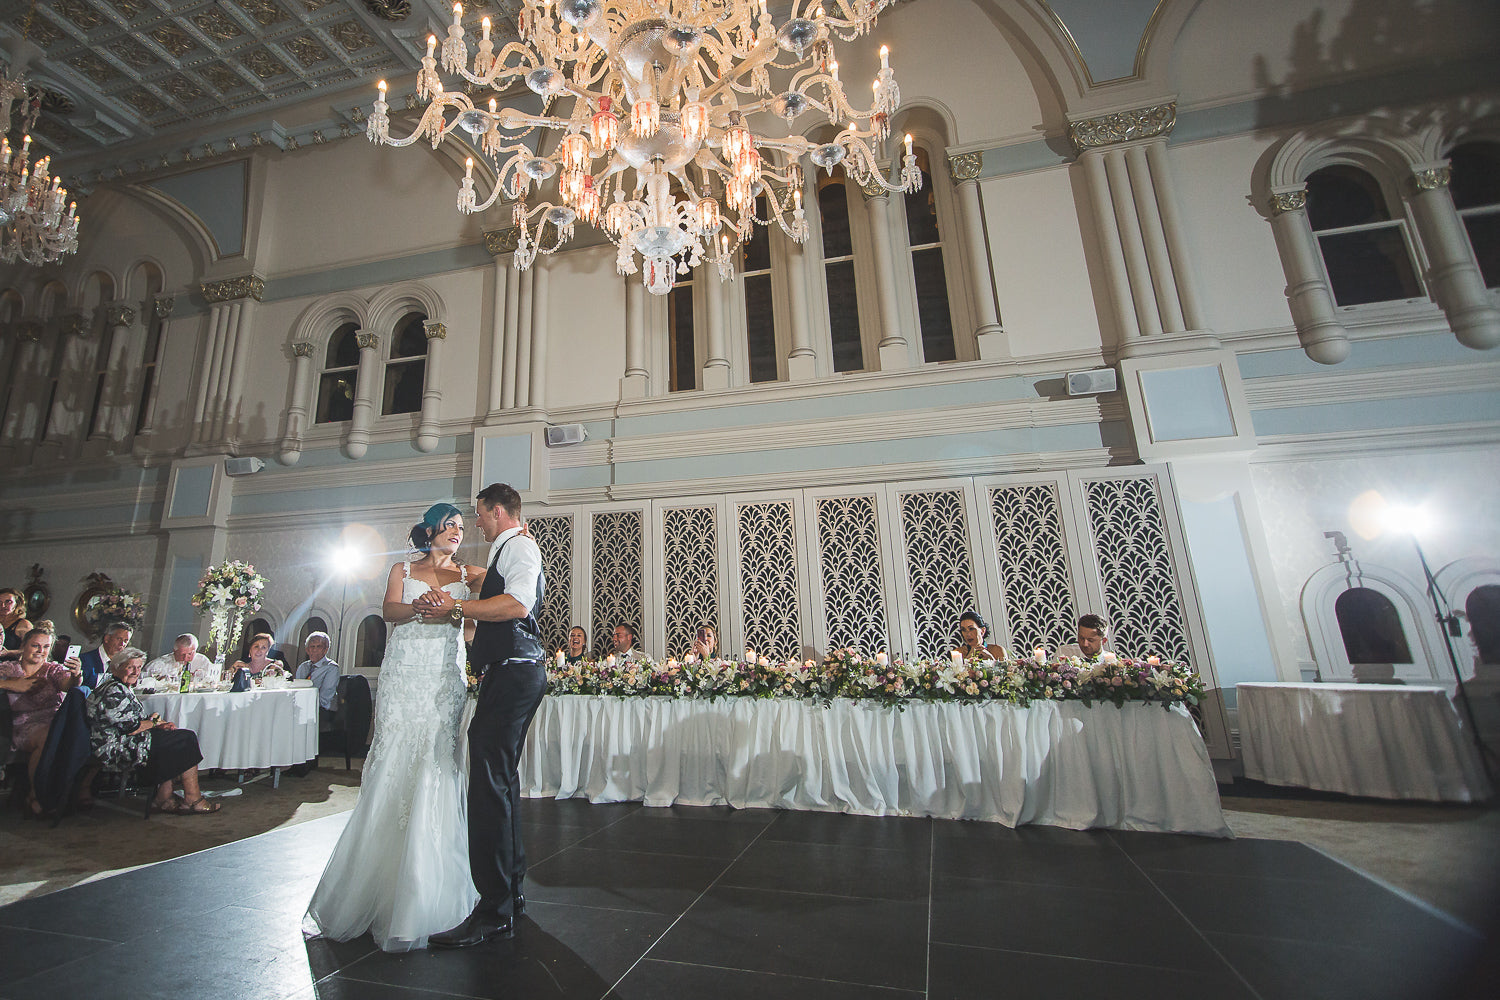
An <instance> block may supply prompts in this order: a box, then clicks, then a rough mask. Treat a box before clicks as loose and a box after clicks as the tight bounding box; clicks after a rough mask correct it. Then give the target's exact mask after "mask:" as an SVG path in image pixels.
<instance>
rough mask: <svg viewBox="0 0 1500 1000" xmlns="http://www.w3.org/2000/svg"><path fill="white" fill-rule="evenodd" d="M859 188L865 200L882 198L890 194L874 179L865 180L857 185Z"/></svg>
mask: <svg viewBox="0 0 1500 1000" xmlns="http://www.w3.org/2000/svg"><path fill="white" fill-rule="evenodd" d="M859 190H860V191H861V192H863V194H864V196H865V201H871V200H873V199H875V198H884V197H887V196H888V195H889V194H890V192H889V191H887V190H886V189H885V188H883V187H881V186H880V183H879V182H878V181H875V180H868V181H865V182H864V183H863V184H861V185H860V186H859Z"/></svg>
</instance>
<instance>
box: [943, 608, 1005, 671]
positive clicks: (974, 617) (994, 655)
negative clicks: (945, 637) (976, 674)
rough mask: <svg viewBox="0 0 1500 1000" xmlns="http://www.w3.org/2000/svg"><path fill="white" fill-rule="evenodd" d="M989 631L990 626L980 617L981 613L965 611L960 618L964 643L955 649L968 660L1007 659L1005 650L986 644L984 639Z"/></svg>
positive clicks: (992, 644)
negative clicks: (975, 657)
mask: <svg viewBox="0 0 1500 1000" xmlns="http://www.w3.org/2000/svg"><path fill="white" fill-rule="evenodd" d="M989 631H990V627H989V625H988V624H987V623H986V622H985V620H984V619H983V618H981V617H979V612H977V611H965V612H964V613H963V614H961V615H959V616H958V634H959V635H960V636H961V637H963V640H964V641H963V642H962V643H960V644H959V645H957V646H955V647H954V649H956V650H957V651H958V653H959V655H960V656H962V657H963V658H964V659H966V660H967V659H969V658H970V657H972V656H977V657H979V658H981V659H991V660H1003V659H1005V650H1004V649H1003V648H1001V647H1000V646H996V645H995V644H994V643H990V644H988V645H986V644H985V641H984V637H985V636H986V635H988V634H989Z"/></svg>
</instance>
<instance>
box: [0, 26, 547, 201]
mask: <svg viewBox="0 0 1500 1000" xmlns="http://www.w3.org/2000/svg"><path fill="white" fill-rule="evenodd" d="M464 6H465V10H466V15H468V16H471V17H472V19H473V20H474V21H475V22H476V27H477V21H478V19H479V17H481V16H483V15H485V14H488V15H489V16H491V17H492V18H494V19H495V20H496V21H497V32H498V33H504V32H505V29H506V28H509V27H511V23H512V22H511V19H510V8H514V7H517V6H519V4H518V3H517V2H516V0H466V2H465V4H464ZM28 16H30V27H29V31H28V29H27V27H26V24H27V20H28ZM451 16H452V15H451V13H449V8H448V5H447V3H446V2H444V0H41V2H37V3H35V4H34V5H33V4H31V3H28V2H23V0H0V51H3V52H4V53H5V55H6V56H7V59H6V61H7V62H9V63H11V64H14V63H15V62H16V61H17V60H18V59H21V58H22V56H23V52H25V51H28V50H30V46H28V45H27V44H26V43H25V42H23V41H22V37H23V34H25V35H26V36H27V38H28V40H29V42H30V43H31V44H32V45H34V46H35V47H36V48H35V50H30V52H31V54H30V56H29V58H28V59H26V61H27V63H28V65H27V66H26V80H27V83H28V84H34V85H40V86H41V87H43V88H45V90H46V91H47V97H46V100H45V103H44V105H43V110H42V114H41V117H40V119H39V120H38V122H37V124H36V127H35V129H34V132H35V136H36V142H38V143H39V144H41V145H42V146H43V147H45V148H47V149H49V150H50V151H52V152H53V153H55V154H57V161H58V164H59V166H61V167H62V168H63V169H64V170H66V171H68V172H70V173H76V174H80V175H82V174H87V173H89V172H96V173H97V172H98V170H99V169H100V168H101V167H104V168H108V167H111V166H115V165H116V164H115V161H116V160H117V159H121V158H125V159H128V160H130V161H131V162H143V161H144V162H149V163H152V164H156V163H158V162H161V163H165V162H166V161H167V160H169V159H177V158H180V156H181V153H182V151H183V150H184V148H188V149H191V148H192V147H193V146H194V145H195V144H197V143H200V142H212V141H213V140H216V139H217V140H221V141H224V140H226V139H230V137H233V136H234V135H235V134H236V132H239V133H240V134H241V135H250V134H251V133H254V134H255V135H256V139H255V141H257V142H258V141H261V138H260V136H261V133H262V132H264V133H266V138H267V139H268V140H269V141H276V137H277V136H279V135H282V134H283V133H282V131H281V130H279V129H278V128H277V127H275V126H274V125H273V123H275V122H276V120H277V113H278V112H285V111H287V110H288V109H290V108H292V107H293V106H295V105H302V104H309V105H311V106H312V107H313V110H312V111H310V112H304V113H303V115H302V117H303V118H307V117H308V116H309V115H311V117H312V118H313V119H314V120H315V119H316V118H317V116H318V114H319V113H322V114H323V115H324V116H325V117H327V116H330V115H332V114H333V107H334V105H336V104H338V103H339V102H342V103H343V104H348V105H350V107H349V108H345V109H344V111H345V113H347V112H349V111H350V110H351V109H352V108H353V106H354V105H355V104H363V105H368V104H369V103H370V102H371V100H373V93H374V92H373V87H374V81H375V80H376V79H377V78H378V77H381V76H391V77H392V78H393V83H394V82H397V81H400V80H404V78H405V77H406V76H407V75H408V74H409V73H412V72H414V71H415V69H416V67H417V65H418V64H419V62H420V59H421V55H422V50H423V49H425V39H426V36H427V33H428V31H429V30H431V29H432V28H433V27H434V26H437V25H441V24H444V23H446V22H447V21H448V20H450V19H451ZM466 19H468V17H466ZM38 50H39V51H38ZM320 99H324V100H325V103H324V104H323V105H322V107H321V112H320V110H319V109H318V108H317V104H318V101H319V100H320ZM356 114H357V113H356ZM328 120H329V121H333V122H334V123H335V124H336V118H329V119H328ZM325 124H326V122H325ZM320 141H321V133H320ZM278 144H281V145H285V142H284V141H281V142H278ZM291 144H292V145H295V144H296V143H295V140H293V141H292V143H291ZM230 145H231V148H233V142H232V141H231V142H230ZM108 173H110V174H113V173H114V171H113V170H108Z"/></svg>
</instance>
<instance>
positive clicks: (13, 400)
mask: <svg viewBox="0 0 1500 1000" xmlns="http://www.w3.org/2000/svg"><path fill="white" fill-rule="evenodd" d="M14 329H15V332H16V350H15V352H14V354H13V355H12V361H11V367H12V374H11V378H10V396H9V397H8V398H7V399H6V403H5V413H4V414H0V419H3V423H0V442H3V443H4V444H5V445H6V446H12V445H18V444H20V443H21V439H22V438H23V437H24V436H25V423H26V410H27V407H28V406H29V405H30V399H31V395H32V388H33V386H32V383H33V382H34V381H35V379H36V374H37V371H38V370H39V369H40V368H41V359H42V357H43V356H44V351H43V349H42V346H41V340H42V324H40V323H38V322H37V321H35V320H22V321H21V322H19V323H16V324H15V326H14ZM35 435H36V429H35V428H33V429H32V437H33V439H34V438H35Z"/></svg>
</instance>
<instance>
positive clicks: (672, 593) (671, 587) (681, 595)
mask: <svg viewBox="0 0 1500 1000" xmlns="http://www.w3.org/2000/svg"><path fill="white" fill-rule="evenodd" d="M661 533H662V577H663V584H664V593H665V604H666V606H665V608H664V611H665V612H666V615H665V617H666V628H667V632H666V648H665V649H663V650H660V651H657V650H652V652H653V653H656V654H657V655H660V656H684V655H686V654H687V653H689V652H690V651H691V649H692V645H693V634H694V632H695V631H696V630H697V628H698V626H699V625H710V626H712V627H713V628H714V630H715V631H717V632H722V629H720V628H719V510H718V508H717V507H711V506H703V507H668V508H667V509H665V510H663V511H662V512H661Z"/></svg>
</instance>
